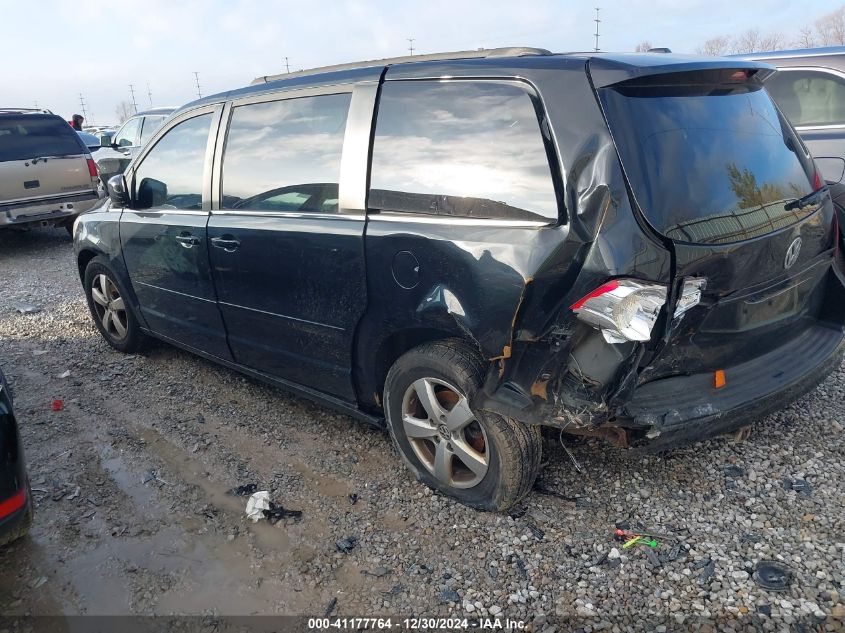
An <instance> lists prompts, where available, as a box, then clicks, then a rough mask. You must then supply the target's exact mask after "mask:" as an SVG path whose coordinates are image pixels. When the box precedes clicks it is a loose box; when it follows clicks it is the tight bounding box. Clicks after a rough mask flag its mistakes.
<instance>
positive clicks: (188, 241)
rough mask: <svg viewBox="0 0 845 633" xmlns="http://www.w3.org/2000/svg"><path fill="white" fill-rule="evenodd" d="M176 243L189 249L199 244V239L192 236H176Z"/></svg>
mask: <svg viewBox="0 0 845 633" xmlns="http://www.w3.org/2000/svg"><path fill="white" fill-rule="evenodd" d="M176 241H177V242H179V243H180V244H181V245H182V246H183V247H184V248H191V247H192V246H197V245H199V243H200V238H198V237H196V236H194V235H190V234H188V235H177V236H176Z"/></svg>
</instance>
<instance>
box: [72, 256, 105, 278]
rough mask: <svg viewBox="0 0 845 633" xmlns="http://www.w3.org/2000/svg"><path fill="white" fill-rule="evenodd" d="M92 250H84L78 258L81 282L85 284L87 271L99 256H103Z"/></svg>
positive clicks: (77, 264) (77, 263)
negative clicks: (92, 261)
mask: <svg viewBox="0 0 845 633" xmlns="http://www.w3.org/2000/svg"><path fill="white" fill-rule="evenodd" d="M101 254H102V253H98V252H97V251H95V250H94V249H92V248H83V249H82V250H81V251H79V254H78V255H77V256H76V266H77V268H78V269H79V281H81V282H83V283H84V282H85V269H86V268H88V264H90V263H91V260H92V259H94V258H95V257H96V256H97V255H101Z"/></svg>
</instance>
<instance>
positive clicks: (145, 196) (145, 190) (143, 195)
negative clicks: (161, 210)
mask: <svg viewBox="0 0 845 633" xmlns="http://www.w3.org/2000/svg"><path fill="white" fill-rule="evenodd" d="M166 202H167V185H166V184H164V183H163V182H161V181H160V180H156V179H155V178H144V179H143V180H142V181H141V182H140V184H139V185H138V208H139V209H154V208H156V207H161V206H164V204H165V203H166Z"/></svg>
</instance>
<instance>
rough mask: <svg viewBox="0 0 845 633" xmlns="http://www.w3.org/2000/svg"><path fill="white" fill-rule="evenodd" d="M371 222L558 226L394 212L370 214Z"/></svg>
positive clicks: (546, 222)
mask: <svg viewBox="0 0 845 633" xmlns="http://www.w3.org/2000/svg"><path fill="white" fill-rule="evenodd" d="M369 219H370V221H371V222H377V221H379V220H383V221H385V222H403V223H406V224H446V225H453V226H499V227H507V228H526V229H529V228H530V229H539V228H548V227H553V226H557V223H555V222H554V221H552V220H549V221H544V220H507V219H504V218H468V217H463V216H452V215H425V214H421V213H402V212H398V211H396V212H394V211H381V212H376V213H373V212H370V214H369Z"/></svg>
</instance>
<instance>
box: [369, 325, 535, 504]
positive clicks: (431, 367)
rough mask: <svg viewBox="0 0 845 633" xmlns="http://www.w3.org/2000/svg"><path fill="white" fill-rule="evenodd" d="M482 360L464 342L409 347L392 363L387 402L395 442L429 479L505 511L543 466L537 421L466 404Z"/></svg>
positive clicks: (461, 498)
mask: <svg viewBox="0 0 845 633" xmlns="http://www.w3.org/2000/svg"><path fill="white" fill-rule="evenodd" d="M483 377H484V364H483V362H482V361H480V360H479V359H478V358H477V354H476V353H475V352H474V351H473V350H472V349H471V348H470V347H469V346H467V345H466V344H464V343H462V342H460V341H451V340H449V341H438V342H434V343H427V344H425V345H421V346H420V347H417V348H415V349H413V350H411V351H410V352H408V353H406V354H405V355H404V356H402V357H401V358H400V359H399V360H397V361H396V363H395V364H394V365H393V367H392V368H391V370H390V372H389V373H388V375H387V380H386V382H385V388H384V406H385V413H386V417H387V422H388V429H389V431H390V435H391V438H392V439H393V444H394V446H395V447H396V449H397V451H398V452H399V454H400V456H401V457H402V460H403V461H404V462H405V464H406V465H407V466H408V467H409V468H410V469H411V471H412V472H413V473H414V474H415V475H416V477H417V479H419V480H420V481H421V482H423V483H424V484H426V485H428V486H430V487H431V488H434V489H435V490H439V491H440V492H443V493H445V494H447V495H449V496H452V497H455V498H456V499H457V500H458V501H460V502H461V503H464V504H466V505H468V506H472V507H473V508H478V509H481V510H497V511H502V510H507V509H508V508H510V507H511V506H512V505H513V504H514V503H516V502H517V501H519V500H520V499H521V498H522V497H524V496H525V495H526V494H527V493H528V492H529V491H530V490H531V487H532V486H533V484H534V480H535V479H536V477H537V472H538V471H539V468H540V458H541V456H542V438H541V436H540V430H539V428H538V427H532V426H526V425H524V424H521V423H519V422H517V421H515V420H511V419H509V418H505V417H503V416H500V415H497V414H494V413H489V412H486V411H474V410H473V409H472V408H471V407H470V405H469V403H470V402H471V401H472V399H473V397H474V396H475V394H476V392H477V391H478V389H479V388H480V386H481V383H482V380H483Z"/></svg>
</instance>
